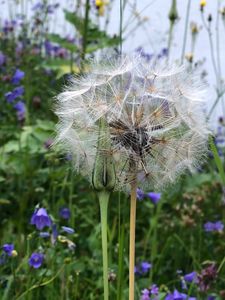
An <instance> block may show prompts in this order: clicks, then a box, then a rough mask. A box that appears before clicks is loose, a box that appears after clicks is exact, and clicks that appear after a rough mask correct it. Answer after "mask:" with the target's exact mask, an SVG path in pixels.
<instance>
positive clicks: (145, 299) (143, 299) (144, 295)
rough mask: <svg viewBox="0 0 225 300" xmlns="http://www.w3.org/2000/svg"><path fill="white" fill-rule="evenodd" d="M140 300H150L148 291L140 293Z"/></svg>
mask: <svg viewBox="0 0 225 300" xmlns="http://www.w3.org/2000/svg"><path fill="white" fill-rule="evenodd" d="M140 300H150V292H149V290H148V289H144V290H142V291H141V299H140Z"/></svg>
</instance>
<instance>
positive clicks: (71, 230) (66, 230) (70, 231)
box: [62, 226, 74, 234]
mask: <svg viewBox="0 0 225 300" xmlns="http://www.w3.org/2000/svg"><path fill="white" fill-rule="evenodd" d="M62 230H63V231H65V232H67V233H69V234H73V233H74V229H73V228H70V227H66V226H62Z"/></svg>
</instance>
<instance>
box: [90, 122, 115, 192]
mask: <svg viewBox="0 0 225 300" xmlns="http://www.w3.org/2000/svg"><path fill="white" fill-rule="evenodd" d="M107 126H108V125H107V123H106V121H105V120H104V119H103V118H101V119H100V120H99V136H98V145H97V152H96V159H95V165H94V170H93V175H92V184H93V187H94V189H95V190H96V191H103V190H108V191H111V190H113V188H114V186H115V183H116V175H115V167H114V163H113V158H112V156H111V155H109V153H110V151H111V149H110V148H111V146H110V135H109V129H108V128H107Z"/></svg>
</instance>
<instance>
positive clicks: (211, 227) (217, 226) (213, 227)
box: [204, 221, 224, 232]
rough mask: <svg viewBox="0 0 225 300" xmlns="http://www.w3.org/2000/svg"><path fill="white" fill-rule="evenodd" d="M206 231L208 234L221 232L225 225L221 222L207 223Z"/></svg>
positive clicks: (205, 225)
mask: <svg viewBox="0 0 225 300" xmlns="http://www.w3.org/2000/svg"><path fill="white" fill-rule="evenodd" d="M204 229H205V231H206V232H213V231H214V232H221V231H223V229H224V224H223V223H222V222H221V221H216V222H206V223H205V224H204Z"/></svg>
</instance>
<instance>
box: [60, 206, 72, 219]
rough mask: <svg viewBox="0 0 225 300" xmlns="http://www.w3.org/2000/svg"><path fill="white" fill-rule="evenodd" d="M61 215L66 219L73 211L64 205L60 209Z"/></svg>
mask: <svg viewBox="0 0 225 300" xmlns="http://www.w3.org/2000/svg"><path fill="white" fill-rule="evenodd" d="M59 215H60V217H61V218H63V219H65V220H68V219H69V218H70V216H71V212H70V210H69V208H67V207H62V208H61V209H60V210H59Z"/></svg>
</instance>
